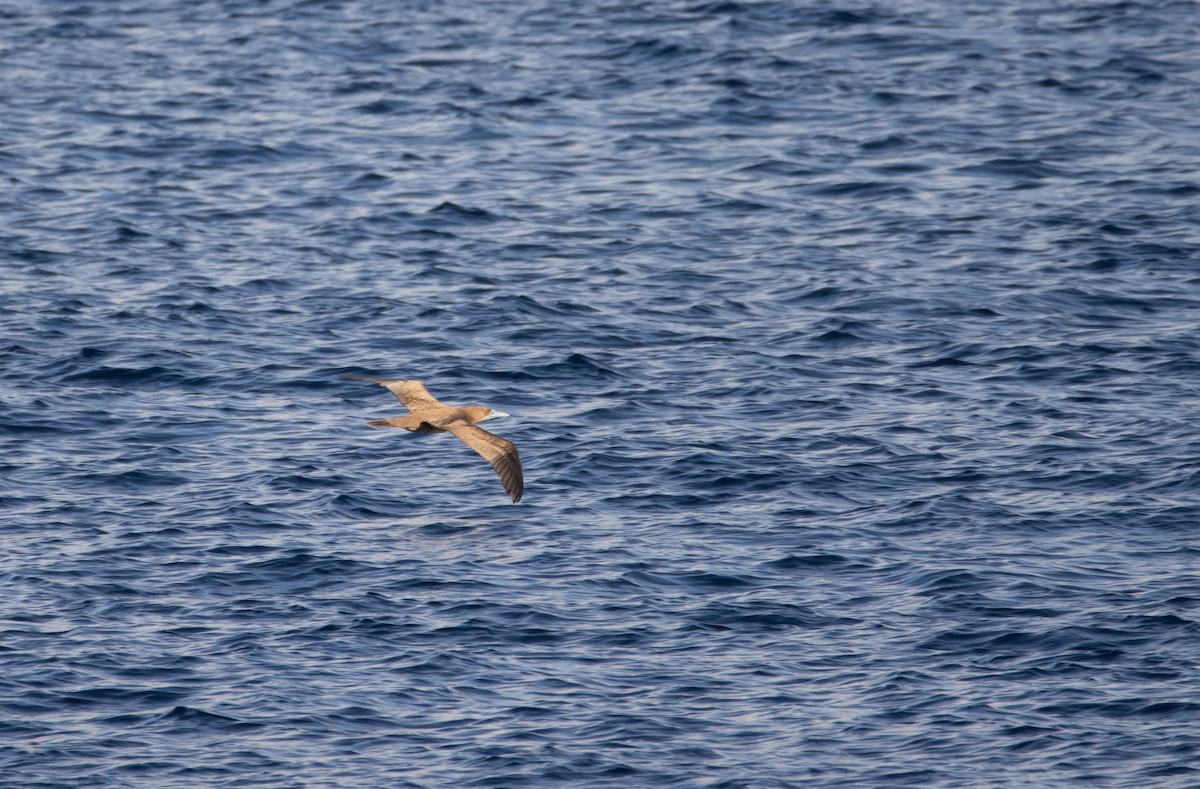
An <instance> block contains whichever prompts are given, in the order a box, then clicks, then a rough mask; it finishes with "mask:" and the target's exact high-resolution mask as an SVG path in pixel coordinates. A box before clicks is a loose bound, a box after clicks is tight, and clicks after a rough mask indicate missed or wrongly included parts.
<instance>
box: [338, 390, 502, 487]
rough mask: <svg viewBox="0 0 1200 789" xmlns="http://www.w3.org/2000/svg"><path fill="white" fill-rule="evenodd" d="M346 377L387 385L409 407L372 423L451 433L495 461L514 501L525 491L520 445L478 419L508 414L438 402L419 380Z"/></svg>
mask: <svg viewBox="0 0 1200 789" xmlns="http://www.w3.org/2000/svg"><path fill="white" fill-rule="evenodd" d="M342 378H343V379H344V380H347V381H372V382H373V383H377V384H379V385H380V386H382V387H383V388H385V389H387V390H388V391H389V392H391V393H392V394H394V395H396V397H397V398H398V399H399V400H400V403H401V404H402V405H403V406H404V407H405V408H407V409H408V416H398V417H394V418H392V419H373V420H371V421H370V422H367V424H368V425H370V426H371V427H402V428H404V429H405V430H408V431H411V432H413V433H451V434H452V435H454V437H455V438H457V439H458V440H460V441H462V442H463V443H464V444H466V445H467V446H469V447H470V448H471V449H473V450H475V451H476V452H478V453H479V454H480V455H482V456H483V458H484V460H486V461H487V462H488V463H491V464H492V468H494V469H495V470H496V473H497V474H499V475H500V481H501V482H502V483H504V490H505V491H507V492H508V495H510V496H512V500H513V504H516V503H517V502H518V501H520V500H521V494H522V493H524V491H525V478H524V474H523V473H522V471H521V456H520V455H518V454H517V446H516V444H514V443H512V442H511V441H505V440H504V439H503V438H501V437H500V436H497V435H493V434H491V433H489V432H488V431H486V430H484V429H483V428H482V427H477V426H476V423H478V422H482V421H484V420H485V419H494V418H495V417H498V416H508V414H504V413H501V412H499V411H493V410H492V409H490V408H488V407H487V406H486V405H469V406H465V407H463V408H457V407H455V406H452V405H446V404H445V403H442V402H439V401H438V400H437V399H436V398H434V396H433V395H431V394H429V390H428V389H426V388H425V384H423V383H421V382H420V381H401V380H399V379H395V378H369V377H366V376H360V375H343V376H342Z"/></svg>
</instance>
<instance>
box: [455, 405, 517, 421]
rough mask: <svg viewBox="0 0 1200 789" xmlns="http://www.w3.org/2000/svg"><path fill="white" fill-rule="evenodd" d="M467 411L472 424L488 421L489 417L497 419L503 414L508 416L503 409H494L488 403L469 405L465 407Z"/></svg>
mask: <svg viewBox="0 0 1200 789" xmlns="http://www.w3.org/2000/svg"><path fill="white" fill-rule="evenodd" d="M463 410H464V411H466V412H467V416H469V417H470V418H471V424H475V423H477V422H486V421H487V420H489V419H495V418H497V417H501V416H508V414H506V413H504V412H503V411H494V410H492V409H491V408H488V407H487V406H486V405H469V406H467V407H466V408H464V409H463Z"/></svg>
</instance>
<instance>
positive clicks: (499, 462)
mask: <svg viewBox="0 0 1200 789" xmlns="http://www.w3.org/2000/svg"><path fill="white" fill-rule="evenodd" d="M441 427H442V428H443V429H444V430H446V431H448V432H450V433H453V434H454V436H455V437H456V438H458V439H459V440H460V441H462V442H463V443H464V444H466V445H467V446H469V447H470V448H471V449H473V450H475V451H476V452H478V453H479V454H480V455H482V456H483V459H484V460H486V461H487V462H488V463H491V464H492V468H494V469H495V470H496V473H497V474H498V475H500V481H501V482H502V483H504V490H505V491H506V492H507V493H508V495H510V496H512V500H513V504H516V503H517V502H518V501H520V500H521V495H522V494H523V493H524V492H525V474H524V472H523V471H522V469H521V456H520V455H519V454H517V445H516V444H514V443H513V442H511V441H506V440H504V439H503V438H501V437H500V436H498V435H495V434H494V433H489V432H488V431H486V430H484V429H483V428H482V427H478V426H477V425H472V424H470V423H469V422H462V421H455V422H451V423H449V424H446V425H441Z"/></svg>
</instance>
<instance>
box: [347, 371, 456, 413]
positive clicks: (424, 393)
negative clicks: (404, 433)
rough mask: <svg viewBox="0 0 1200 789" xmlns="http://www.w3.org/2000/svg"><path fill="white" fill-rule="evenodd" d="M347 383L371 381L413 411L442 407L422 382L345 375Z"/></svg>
mask: <svg viewBox="0 0 1200 789" xmlns="http://www.w3.org/2000/svg"><path fill="white" fill-rule="evenodd" d="M342 379H343V380H345V381H371V382H373V383H377V384H379V385H380V386H382V387H383V388H384V389H387V390H388V391H389V392H391V393H392V394H394V395H396V399H398V400H399V401H400V403H401V405H403V406H404V407H405V408H407V409H408V410H409V411H412V410H414V409H416V408H420V407H422V406H440V405H443V404H442V403H440V402H438V400H437V398H435V397H434V396H433V395H431V394H429V390H428V389H426V388H425V384H423V383H421V382H420V381H402V380H400V379H399V378H371V377H369V376H365V375H343V376H342Z"/></svg>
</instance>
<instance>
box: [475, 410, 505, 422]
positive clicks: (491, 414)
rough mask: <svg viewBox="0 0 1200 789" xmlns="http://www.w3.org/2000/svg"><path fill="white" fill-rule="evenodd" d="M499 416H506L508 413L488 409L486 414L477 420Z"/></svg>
mask: <svg viewBox="0 0 1200 789" xmlns="http://www.w3.org/2000/svg"><path fill="white" fill-rule="evenodd" d="M500 416H508V414H506V413H504V412H503V411H488V415H487V416H485V417H484V418H483V419H480V420H479V421H480V422H482V421H484V420H486V419H495V418H496V417H500Z"/></svg>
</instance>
